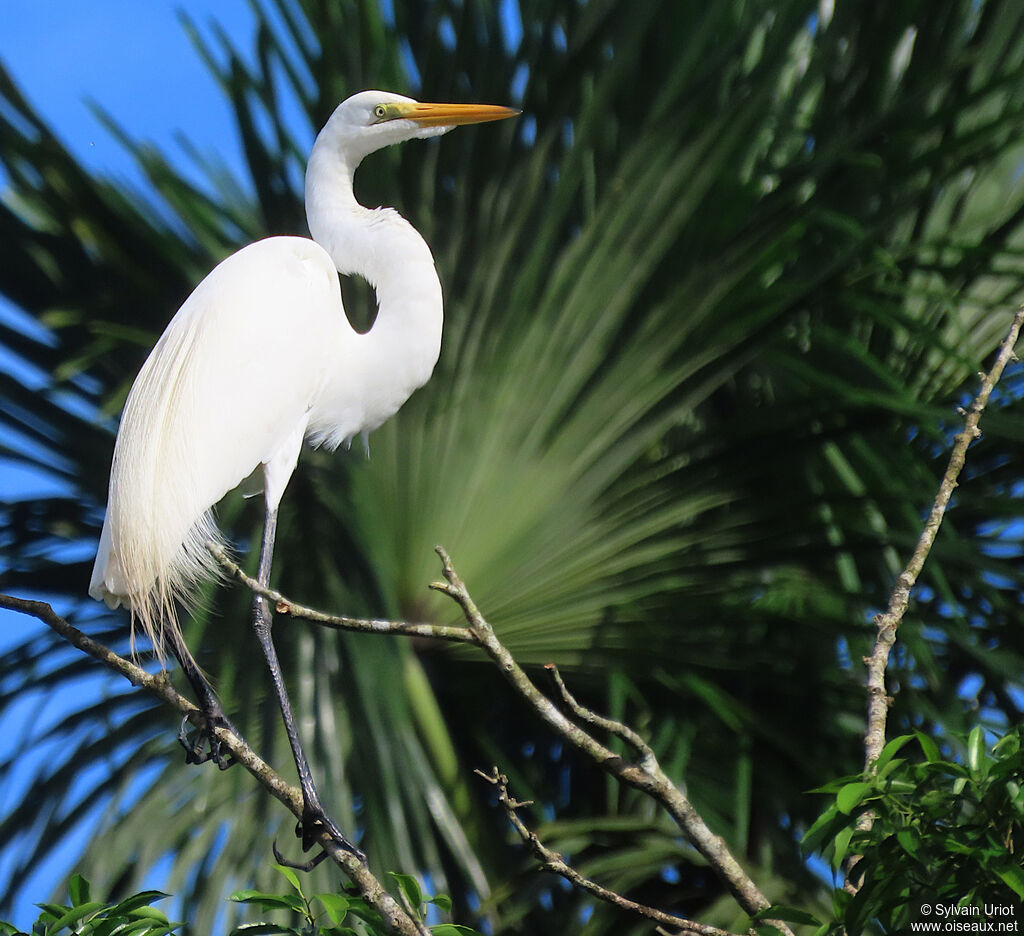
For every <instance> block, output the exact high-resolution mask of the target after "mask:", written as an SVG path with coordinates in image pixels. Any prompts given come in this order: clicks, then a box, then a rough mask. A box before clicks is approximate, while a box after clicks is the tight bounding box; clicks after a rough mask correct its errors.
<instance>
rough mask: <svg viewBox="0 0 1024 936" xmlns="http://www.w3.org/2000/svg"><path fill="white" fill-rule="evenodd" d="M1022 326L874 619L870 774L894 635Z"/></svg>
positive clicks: (1010, 339)
mask: <svg viewBox="0 0 1024 936" xmlns="http://www.w3.org/2000/svg"><path fill="white" fill-rule="evenodd" d="M1022 324H1024V306H1021V308H1019V309H1018V310H1017V314H1016V315H1015V316H1014V317H1013V323H1012V324H1011V326H1010V330H1009V332H1008V333H1007V335H1006V338H1004V339H1003V343H1002V344H1001V345H1000V347H999V353H998V354H997V355H996V360H995V363H994V364H993V365H992V369H991V370H990V371H989V372H988V373H987V374H981V375H979V376H980V377H981V388H980V389H979V391H978V395H977V396H976V397H975V398H974V401H973V402H972V403H971V405H970V407H969V408H968V410H967V412H966V418H965V419H964V428H963V430H962V431H961V432H959V433H958V434H957V436H956V440H955V442H954V444H953V451H952V452H951V453H950V456H949V464H948V465H947V466H946V473H945V474H944V475H943V476H942V482H941V484H940V485H939V492H938V494H937V495H936V496H935V502H934V503H933V504H932V509H931V512H930V513H929V515H928V519H927V520H926V521H925V525H924V529H923V530H922V531H921V537H920V539H918V541H917V545H916V546H915V547H914V551H913V553H912V554H911V556H910V560H909V561H908V562H907V565H906V568H904V570H903V571H902V572H901V573H900V576H899V578H898V579H897V580H896V584H895V586H894V587H893V590H892V594H891V595H890V596H889V605H888V607H887V608H886V611H885V613H884V614H880V615H878V616H877V617H876V618H875V627H876V634H875V646H874V649H873V650H872V652H871V656H870V657H867V658H866V659H865V661H864V662H865V663H866V664H867V668H868V677H867V688H868V724H867V731H866V732H865V734H864V769H865V770H870V769H871V767H872V765H873V764H874V763H875V761H876V760H878V756H879V755H880V754H881V753H882V748H883V747H884V746H885V724H886V718H887V717H888V714H889V705H890V702H891V700H890V699H889V696H888V694H887V693H886V691H885V670H886V666H887V665H888V662H889V652H890V651H891V650H892V646H893V644H894V643H895V642H896V631H897V629H898V628H899V626H900V623H901V622H902V620H903V615H904V614H905V613H906V610H907V605H908V604H909V602H910V592H911V590H912V589H913V587H914V585H916V584H917V578H918V576H919V575H920V574H921V570H922V569H923V568H924V563H925V560H926V559H927V558H928V553H929V552H931V548H932V544H933V543H934V542H935V537H936V534H937V533H938V532H939V527H940V526H941V524H942V518H943V516H944V515H945V512H946V508H947V507H948V506H949V501H950V498H951V497H952V496H953V491H954V490H955V489H956V486H957V479H958V478H959V476H960V472H961V471H962V470H963V467H964V462H965V461H966V458H967V449H968V447H969V446H970V444H971V443H972V442H973V441H974V440H975V439H977V438H978V437H979V436H980V435H981V430H980V429H979V428H978V423H979V422H980V420H981V414H982V412H983V411H984V409H985V406H986V404H987V403H988V400H989V397H990V396H991V395H992V391H993V389H994V388H995V385H996V383H997V382H998V380H999V378H1000V377H1001V376H1002V373H1003V369H1004V368H1005V367H1006V365H1007V364H1008V363H1009V362H1010V360H1011V359H1012V358H1013V357H1014V354H1013V348H1014V345H1015V344H1016V343H1017V338H1018V336H1019V335H1020V330H1021V326H1022ZM869 828H870V826H869Z"/></svg>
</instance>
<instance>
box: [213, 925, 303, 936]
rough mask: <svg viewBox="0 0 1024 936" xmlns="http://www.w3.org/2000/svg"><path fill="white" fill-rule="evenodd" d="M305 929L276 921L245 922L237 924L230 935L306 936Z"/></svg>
mask: <svg viewBox="0 0 1024 936" xmlns="http://www.w3.org/2000/svg"><path fill="white" fill-rule="evenodd" d="M304 934H305V930H303V929H301V928H300V927H297V926H279V925H277V924H276V923H243V924H242V925H241V926H236V927H235V928H234V929H233V930H232V931H231V934H230V936H304Z"/></svg>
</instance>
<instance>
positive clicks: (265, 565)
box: [252, 510, 366, 867]
mask: <svg viewBox="0 0 1024 936" xmlns="http://www.w3.org/2000/svg"><path fill="white" fill-rule="evenodd" d="M276 535H277V510H268V511H267V521H266V525H265V526H264V528H263V545H262V547H261V548H260V567H259V572H258V574H257V580H258V581H259V583H260V585H262V586H263V587H264V588H266V587H268V586H269V584H270V567H271V564H272V562H273V558H274V538H275V536H276ZM272 625H273V620H272V618H271V614H270V605H269V602H268V601H267V599H266V598H264V597H263V596H262V595H257V596H256V598H255V599H254V600H253V604H252V626H253V630H254V631H255V632H256V639H257V640H259V642H260V646H261V647H262V648H263V655H264V656H265V657H266V658H267V666H268V667H269V668H270V676H271V679H272V680H273V683H274V692H275V693H276V694H277V702H278V705H279V706H280V707H281V717H282V718H283V719H284V729H285V732H286V733H287V734H288V743H289V744H290V745H291V747H292V756H293V757H294V758H295V769H296V770H297V771H298V773H299V785H300V786H301V787H302V804H303V805H302V822H301V823H300V827H299V830H297V832H299V833H300V837H301V839H302V850H303V851H309V849H310V848H312V847H313V846H314V845H315V844H316V841H317V839H318V838H319V836H320V834H321V833H322V832H327V833H328V834H329V835H330V836H331V838H333V839H334V840H335V841H336V842H337V843H338V844H339V845H340V846H341V847H342V848H344V849H345V850H346V851H349V852H351V853H352V854H353V855H355V856H356V857H357V858H359V860H360V861H366V855H364V854H363V852H362V851H360V850H359V848H357V847H356V846H355V845H353V844H352V843H351V842H350V841H349V840H348V839H347V838H346V837H345V835H344V833H343V832H342V831H341V829H339V828H338V826H337V825H336V824H335V822H334V820H333V819H331V817H330V816H328V815H327V812H326V811H325V810H324V807H323V804H322V803H321V802H320V794H319V793H317V789H316V784H315V783H314V782H313V774H312V771H310V769H309V762H308V761H307V760H306V754H305V752H304V751H303V750H302V743H301V741H300V740H299V732H298V729H297V728H296V727H295V716H294V715H293V714H292V706H291V703H290V702H289V701H288V690H287V689H286V688H285V685H284V676H283V675H282V673H281V664H280V663H279V662H278V659H277V651H276V650H275V649H274V640H273V637H272V636H271V627H272ZM314 861H317V862H318V861H319V858H317V859H314ZM297 867H301V866H297Z"/></svg>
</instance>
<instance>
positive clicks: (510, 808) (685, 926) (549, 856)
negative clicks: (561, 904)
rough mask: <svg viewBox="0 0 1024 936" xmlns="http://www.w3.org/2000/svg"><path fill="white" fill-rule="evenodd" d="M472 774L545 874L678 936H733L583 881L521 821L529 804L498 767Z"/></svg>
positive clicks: (582, 878) (725, 931)
mask: <svg viewBox="0 0 1024 936" xmlns="http://www.w3.org/2000/svg"><path fill="white" fill-rule="evenodd" d="M473 772H474V773H476V774H477V775H479V776H481V777H483V779H484V780H486V781H487V782H488V783H490V784H491V785H492V786H494V787H496V788H497V790H498V802H499V803H500V804H501V805H502V806H503V807H504V809H505V815H507V816H508V818H509V821H510V822H511V823H512V827H513V828H514V829H515V830H516V832H517V833H518V835H519V837H520V838H521V839H522V840H523V841H524V842H525V843H526V845H527V846H528V847H529V849H530V851H531V852H533V854H534V856H535V857H536V858H537V860H538V861H539V862H540V863H541V867H542V868H543V869H544V870H545V871H551V872H552V873H554V874H558V875H561V876H562V877H563V878H565V879H566V880H567V881H569V883H571V884H573V885H574V886H575V887H578V888H580V890H585V891H586V892H587V893H588V894H593V895H594V896H595V897H597V898H598V899H599V900H604V901H606V902H607V903H610V904H613V905H614V906H616V907H619V908H621V909H623V910H628V911H630V912H631V913H636V914H638V915H639V916H642V917H645V918H646V919H648V920H654V921H655V922H657V923H662V924H665V925H668V926H673V927H675V928H676V930H678V931H679V932H682V933H696V934H698V936H733V934H732V933H729V932H728V931H727V930H722V929H719V928H718V927H716V926H708V925H707V924H706V923H698V922H696V921H695V920H688V919H686V917H678V916H676V915H675V914H672V913H665V912H664V911H663V910H657V909H655V908H654V907H648V906H646V905H645V904H640V903H637V902H636V901H635V900H629V899H628V898H626V897H623V896H622V895H621V894H616V893H615V891H610V890H608V889H607V888H606V887H602V886H601V885H600V884H597V883H596V882H594V881H591V880H590V879H589V878H585V877H584V876H583V875H582V874H580V873H579V871H577V870H576V869H575V868H574V867H572V865H570V864H569V863H568V862H567V861H566V860H565V858H564V857H563V856H562V855H560V854H558V852H555V851H552V850H551V849H550V848H548V847H547V846H545V845H544V844H543V843H542V842H541V840H540V839H539V838H538V837H537V834H536V833H535V832H531V831H530V829H529V828H528V827H527V825H526V823H524V822H523V820H522V819H520V817H519V812H518V810H519V809H521V808H522V807H523V806H529V805H531V804H530V803H529V802H520V801H519V800H517V799H514V798H513V797H512V796H511V794H510V793H509V791H508V777H507V776H505V774H503V773H501V772H500V771H499V770H498V768H497V767H494V768H493V769H492V772H491V773H489V774H488V773H484V772H483V771H482V770H474V771H473Z"/></svg>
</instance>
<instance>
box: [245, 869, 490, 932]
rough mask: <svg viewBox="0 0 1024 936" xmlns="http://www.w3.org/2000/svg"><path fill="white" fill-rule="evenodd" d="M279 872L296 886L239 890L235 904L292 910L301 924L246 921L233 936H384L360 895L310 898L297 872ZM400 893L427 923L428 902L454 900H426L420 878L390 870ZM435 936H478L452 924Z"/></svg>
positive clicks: (445, 905)
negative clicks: (281, 891)
mask: <svg viewBox="0 0 1024 936" xmlns="http://www.w3.org/2000/svg"><path fill="white" fill-rule="evenodd" d="M274 867H275V869H276V870H277V871H278V872H279V873H280V874H282V875H284V876H285V877H286V878H287V879H288V882H289V883H290V884H291V886H292V890H291V891H290V892H289V893H287V894H277V893H265V892H261V891H254V890H244V891H238V892H236V893H234V894H232V895H231V900H233V901H235V902H236V903H242V904H250V905H253V906H255V907H258V908H259V909H260V911H261V912H266V911H268V910H283V911H288V913H289V914H290V919H291V920H293V921H294V919H295V917H299V918H300V919H301V925H298V926H295V925H278V924H276V923H244V924H243V925H241V926H238V927H236V928H235V929H233V930H232V931H231V936H255V934H261V936H262V934H289V933H294V934H295V936H358V934H359V933H366V934H367V936H386V934H387V930H386V928H385V926H384V922H383V920H382V919H381V917H380V914H378V913H377V912H376V911H375V910H374V909H373V908H372V907H370V906H369V905H368V904H367V903H366V901H365V900H364V899H363V898H362V897H360V896H359V895H358V894H357V893H354V892H351V891H346V892H345V893H341V894H336V893H326V894H315V895H313V896H311V897H307V896H306V895H305V893H304V892H303V887H302V884H301V882H300V880H299V878H298V876H297V875H296V874H295V872H294V871H291V870H290V869H288V868H284V867H282V866H281V865H274ZM389 874H390V877H391V878H392V879H393V880H394V882H395V884H396V885H397V888H398V890H399V891H400V892H401V895H402V904H403V906H405V907H406V908H407V909H408V910H409V912H411V913H413V914H415V916H416V918H417V919H418V920H420V921H423V920H424V915H425V912H426V906H427V904H433V905H434V906H436V907H437V908H438V909H439V910H440V911H441V912H443V913H448V912H449V911H450V910H451V908H452V902H451V899H450V898H448V897H446V896H445V895H444V894H438V895H437V896H435V897H424V895H423V892H422V891H421V890H420V886H419V884H418V883H417V881H416V879H415V878H414V877H412V876H411V875H408V874H399V873H397V872H393V871H392V872H389ZM355 922H358V923H359V924H360V925H361V926H362V929H361V930H355V929H353V928H352V927H351V926H349V925H344V924H347V923H355ZM430 932H431V933H433V934H434V936H480V934H479V933H477V931H476V930H471V929H469V928H468V927H464V926H458V925H456V924H452V923H438V924H436V925H434V926H431V927H430Z"/></svg>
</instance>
